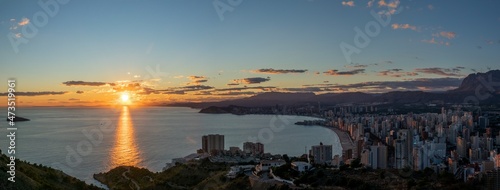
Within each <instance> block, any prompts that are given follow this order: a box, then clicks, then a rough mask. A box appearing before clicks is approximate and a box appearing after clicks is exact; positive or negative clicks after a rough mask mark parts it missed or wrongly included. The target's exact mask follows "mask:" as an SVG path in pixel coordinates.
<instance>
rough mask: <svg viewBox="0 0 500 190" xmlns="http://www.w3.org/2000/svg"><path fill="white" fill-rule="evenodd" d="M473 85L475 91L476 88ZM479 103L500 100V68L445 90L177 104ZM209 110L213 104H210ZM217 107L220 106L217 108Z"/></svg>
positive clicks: (280, 95) (263, 95)
mask: <svg viewBox="0 0 500 190" xmlns="http://www.w3.org/2000/svg"><path fill="white" fill-rule="evenodd" d="M476 89H478V90H477V92H476ZM464 102H468V103H480V104H492V103H499V102H500V70H491V71H488V72H486V73H473V74H470V75H468V76H467V77H465V78H464V79H463V81H462V83H461V84H460V86H458V87H457V88H456V89H453V90H449V91H444V92H425V91H393V92H386V93H381V94H370V93H363V92H347V93H326V94H317V95H316V94H314V93H287V92H266V93H261V94H257V95H255V96H251V97H247V98H241V99H235V100H226V101H221V102H204V103H181V104H176V106H188V107H193V108H207V107H210V106H216V107H227V106H230V105H233V106H245V107H264V106H275V105H289V106H293V105H308V104H309V105H317V104H318V103H321V105H336V104H343V103H360V104H362V103H384V104H396V105H400V104H411V103H421V104H425V103H464ZM211 109H212V111H217V110H215V109H216V108H215V107H212V108H211ZM219 111H220V110H219Z"/></svg>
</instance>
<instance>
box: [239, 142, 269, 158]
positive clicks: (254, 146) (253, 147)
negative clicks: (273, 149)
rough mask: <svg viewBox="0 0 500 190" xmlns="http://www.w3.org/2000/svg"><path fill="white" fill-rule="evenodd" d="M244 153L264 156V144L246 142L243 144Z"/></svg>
mask: <svg viewBox="0 0 500 190" xmlns="http://www.w3.org/2000/svg"><path fill="white" fill-rule="evenodd" d="M243 152H245V153H246V154H252V155H260V154H264V144H262V143H260V142H258V143H253V142H245V143H243Z"/></svg>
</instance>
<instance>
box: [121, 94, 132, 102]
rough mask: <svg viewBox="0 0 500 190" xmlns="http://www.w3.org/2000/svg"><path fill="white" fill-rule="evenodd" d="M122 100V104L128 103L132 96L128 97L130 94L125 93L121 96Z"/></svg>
mask: <svg viewBox="0 0 500 190" xmlns="http://www.w3.org/2000/svg"><path fill="white" fill-rule="evenodd" d="M120 99H121V101H122V103H128V102H129V99H130V96H129V95H128V93H123V94H122V95H121V96H120Z"/></svg>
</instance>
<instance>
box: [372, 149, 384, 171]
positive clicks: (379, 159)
mask: <svg viewBox="0 0 500 190" xmlns="http://www.w3.org/2000/svg"><path fill="white" fill-rule="evenodd" d="M370 165H371V167H372V168H374V169H377V168H379V169H386V168H387V146H384V145H378V146H371V147H370Z"/></svg>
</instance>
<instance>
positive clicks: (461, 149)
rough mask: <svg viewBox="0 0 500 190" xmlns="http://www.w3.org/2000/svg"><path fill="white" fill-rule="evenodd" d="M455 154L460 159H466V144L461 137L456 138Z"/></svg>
mask: <svg viewBox="0 0 500 190" xmlns="http://www.w3.org/2000/svg"><path fill="white" fill-rule="evenodd" d="M457 154H458V156H460V157H462V158H467V142H466V141H465V139H464V138H462V137H457Z"/></svg>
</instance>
